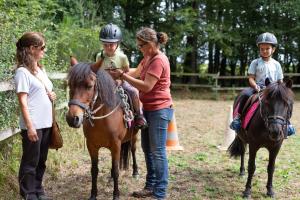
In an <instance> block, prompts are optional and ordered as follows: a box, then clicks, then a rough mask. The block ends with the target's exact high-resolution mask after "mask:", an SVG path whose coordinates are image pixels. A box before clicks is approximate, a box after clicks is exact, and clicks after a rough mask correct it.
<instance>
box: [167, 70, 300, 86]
mask: <svg viewBox="0 0 300 200" xmlns="http://www.w3.org/2000/svg"><path fill="white" fill-rule="evenodd" d="M171 76H173V77H178V78H182V77H184V76H187V77H199V78H205V77H206V78H210V79H212V81H211V83H210V84H209V83H208V84H196V83H172V87H186V88H209V89H211V90H213V91H219V90H220V91H221V90H243V89H244V88H246V87H235V86H231V87H222V86H221V85H220V84H219V80H242V79H248V77H247V76H221V75H220V74H219V73H217V74H199V73H181V72H171ZM284 77H300V73H285V74H284ZM293 88H300V84H293Z"/></svg>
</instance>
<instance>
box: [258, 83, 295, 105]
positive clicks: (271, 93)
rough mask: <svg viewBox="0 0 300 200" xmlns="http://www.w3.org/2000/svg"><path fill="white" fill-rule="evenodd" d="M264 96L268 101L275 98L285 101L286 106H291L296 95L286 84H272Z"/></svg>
mask: <svg viewBox="0 0 300 200" xmlns="http://www.w3.org/2000/svg"><path fill="white" fill-rule="evenodd" d="M263 96H264V98H265V99H266V100H267V99H270V98H275V99H278V100H283V101H284V102H285V103H286V104H289V103H290V102H293V100H294V93H293V92H292V90H291V89H290V88H288V87H286V86H285V83H282V82H274V83H270V84H269V85H268V87H266V89H265V90H264V93H263Z"/></svg>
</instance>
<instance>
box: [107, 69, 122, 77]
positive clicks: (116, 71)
mask: <svg viewBox="0 0 300 200" xmlns="http://www.w3.org/2000/svg"><path fill="white" fill-rule="evenodd" d="M109 73H110V75H111V76H112V77H113V78H114V79H119V78H120V76H121V74H122V73H123V70H120V69H114V70H109Z"/></svg>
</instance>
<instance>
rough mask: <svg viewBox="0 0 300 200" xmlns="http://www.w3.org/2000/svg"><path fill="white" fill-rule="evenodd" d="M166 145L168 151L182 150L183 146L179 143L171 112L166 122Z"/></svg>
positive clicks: (174, 120)
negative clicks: (168, 120) (169, 118)
mask: <svg viewBox="0 0 300 200" xmlns="http://www.w3.org/2000/svg"><path fill="white" fill-rule="evenodd" d="M166 146H167V150H168V151H169V150H183V147H182V146H180V145H179V140H178V134H177V125H176V119H175V113H173V118H172V120H171V121H170V122H169V124H168V135H167V142H166Z"/></svg>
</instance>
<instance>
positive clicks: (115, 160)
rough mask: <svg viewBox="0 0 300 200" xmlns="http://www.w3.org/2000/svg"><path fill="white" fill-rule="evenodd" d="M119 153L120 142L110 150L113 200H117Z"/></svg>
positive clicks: (118, 193) (118, 194)
mask: <svg viewBox="0 0 300 200" xmlns="http://www.w3.org/2000/svg"><path fill="white" fill-rule="evenodd" d="M120 152H121V141H119V142H117V144H114V145H113V146H112V148H111V160H112V170H111V173H112V177H113V180H114V192H113V200H119V197H120V191H119V162H120Z"/></svg>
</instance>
